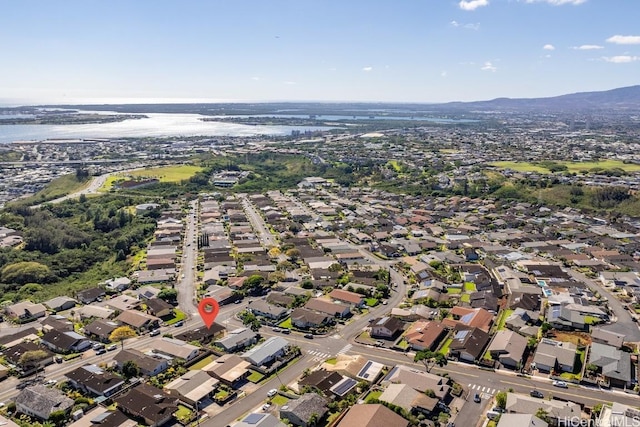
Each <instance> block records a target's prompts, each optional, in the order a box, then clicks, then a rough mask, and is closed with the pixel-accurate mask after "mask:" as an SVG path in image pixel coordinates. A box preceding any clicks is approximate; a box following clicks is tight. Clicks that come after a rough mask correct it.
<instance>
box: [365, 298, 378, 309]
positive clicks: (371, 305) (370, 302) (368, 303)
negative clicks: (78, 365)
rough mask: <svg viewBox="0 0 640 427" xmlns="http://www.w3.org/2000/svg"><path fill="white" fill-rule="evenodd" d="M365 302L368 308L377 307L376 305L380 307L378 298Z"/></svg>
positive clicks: (368, 299)
mask: <svg viewBox="0 0 640 427" xmlns="http://www.w3.org/2000/svg"><path fill="white" fill-rule="evenodd" d="M364 302H365V304H367V306H368V307H375V306H376V305H378V299H377V298H365V299H364Z"/></svg>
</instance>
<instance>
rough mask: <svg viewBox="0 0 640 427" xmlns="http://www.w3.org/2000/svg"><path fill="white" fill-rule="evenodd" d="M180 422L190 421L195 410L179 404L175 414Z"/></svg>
mask: <svg viewBox="0 0 640 427" xmlns="http://www.w3.org/2000/svg"><path fill="white" fill-rule="evenodd" d="M174 415H175V417H176V419H177V420H178V421H180V422H188V421H189V420H191V418H192V417H193V411H192V410H191V409H189V408H187V407H186V406H183V405H178V410H177V411H176V413H175V414H174Z"/></svg>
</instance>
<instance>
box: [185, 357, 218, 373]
mask: <svg viewBox="0 0 640 427" xmlns="http://www.w3.org/2000/svg"><path fill="white" fill-rule="evenodd" d="M214 360H216V358H215V357H214V356H207V357H205V358H204V359H202V360H200V361H198V362H197V363H194V364H193V365H191V366H189V370H190V371H195V370H196V369H202V368H204V367H205V366H207V365H208V364H209V363H211V362H213V361H214Z"/></svg>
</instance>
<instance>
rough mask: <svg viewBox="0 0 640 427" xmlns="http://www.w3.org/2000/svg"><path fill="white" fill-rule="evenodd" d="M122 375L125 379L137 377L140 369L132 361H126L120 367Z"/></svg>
mask: <svg viewBox="0 0 640 427" xmlns="http://www.w3.org/2000/svg"><path fill="white" fill-rule="evenodd" d="M122 375H124V377H125V378H126V379H129V378H134V377H137V376H139V375H140V368H139V367H138V365H136V362H134V361H133V360H127V361H126V362H124V364H123V365H122Z"/></svg>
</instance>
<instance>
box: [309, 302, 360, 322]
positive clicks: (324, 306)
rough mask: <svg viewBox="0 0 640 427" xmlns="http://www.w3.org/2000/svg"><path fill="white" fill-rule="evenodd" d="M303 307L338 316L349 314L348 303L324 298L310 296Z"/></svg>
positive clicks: (342, 316)
mask: <svg viewBox="0 0 640 427" xmlns="http://www.w3.org/2000/svg"><path fill="white" fill-rule="evenodd" d="M304 308H306V309H308V310H313V311H316V312H318V313H322V314H326V315H327V316H332V317H338V318H344V317H347V316H349V315H350V314H351V308H350V307H349V305H345V304H337V303H335V302H331V301H329V300H326V299H324V298H310V299H309V301H307V303H306V304H305V305H304Z"/></svg>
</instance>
